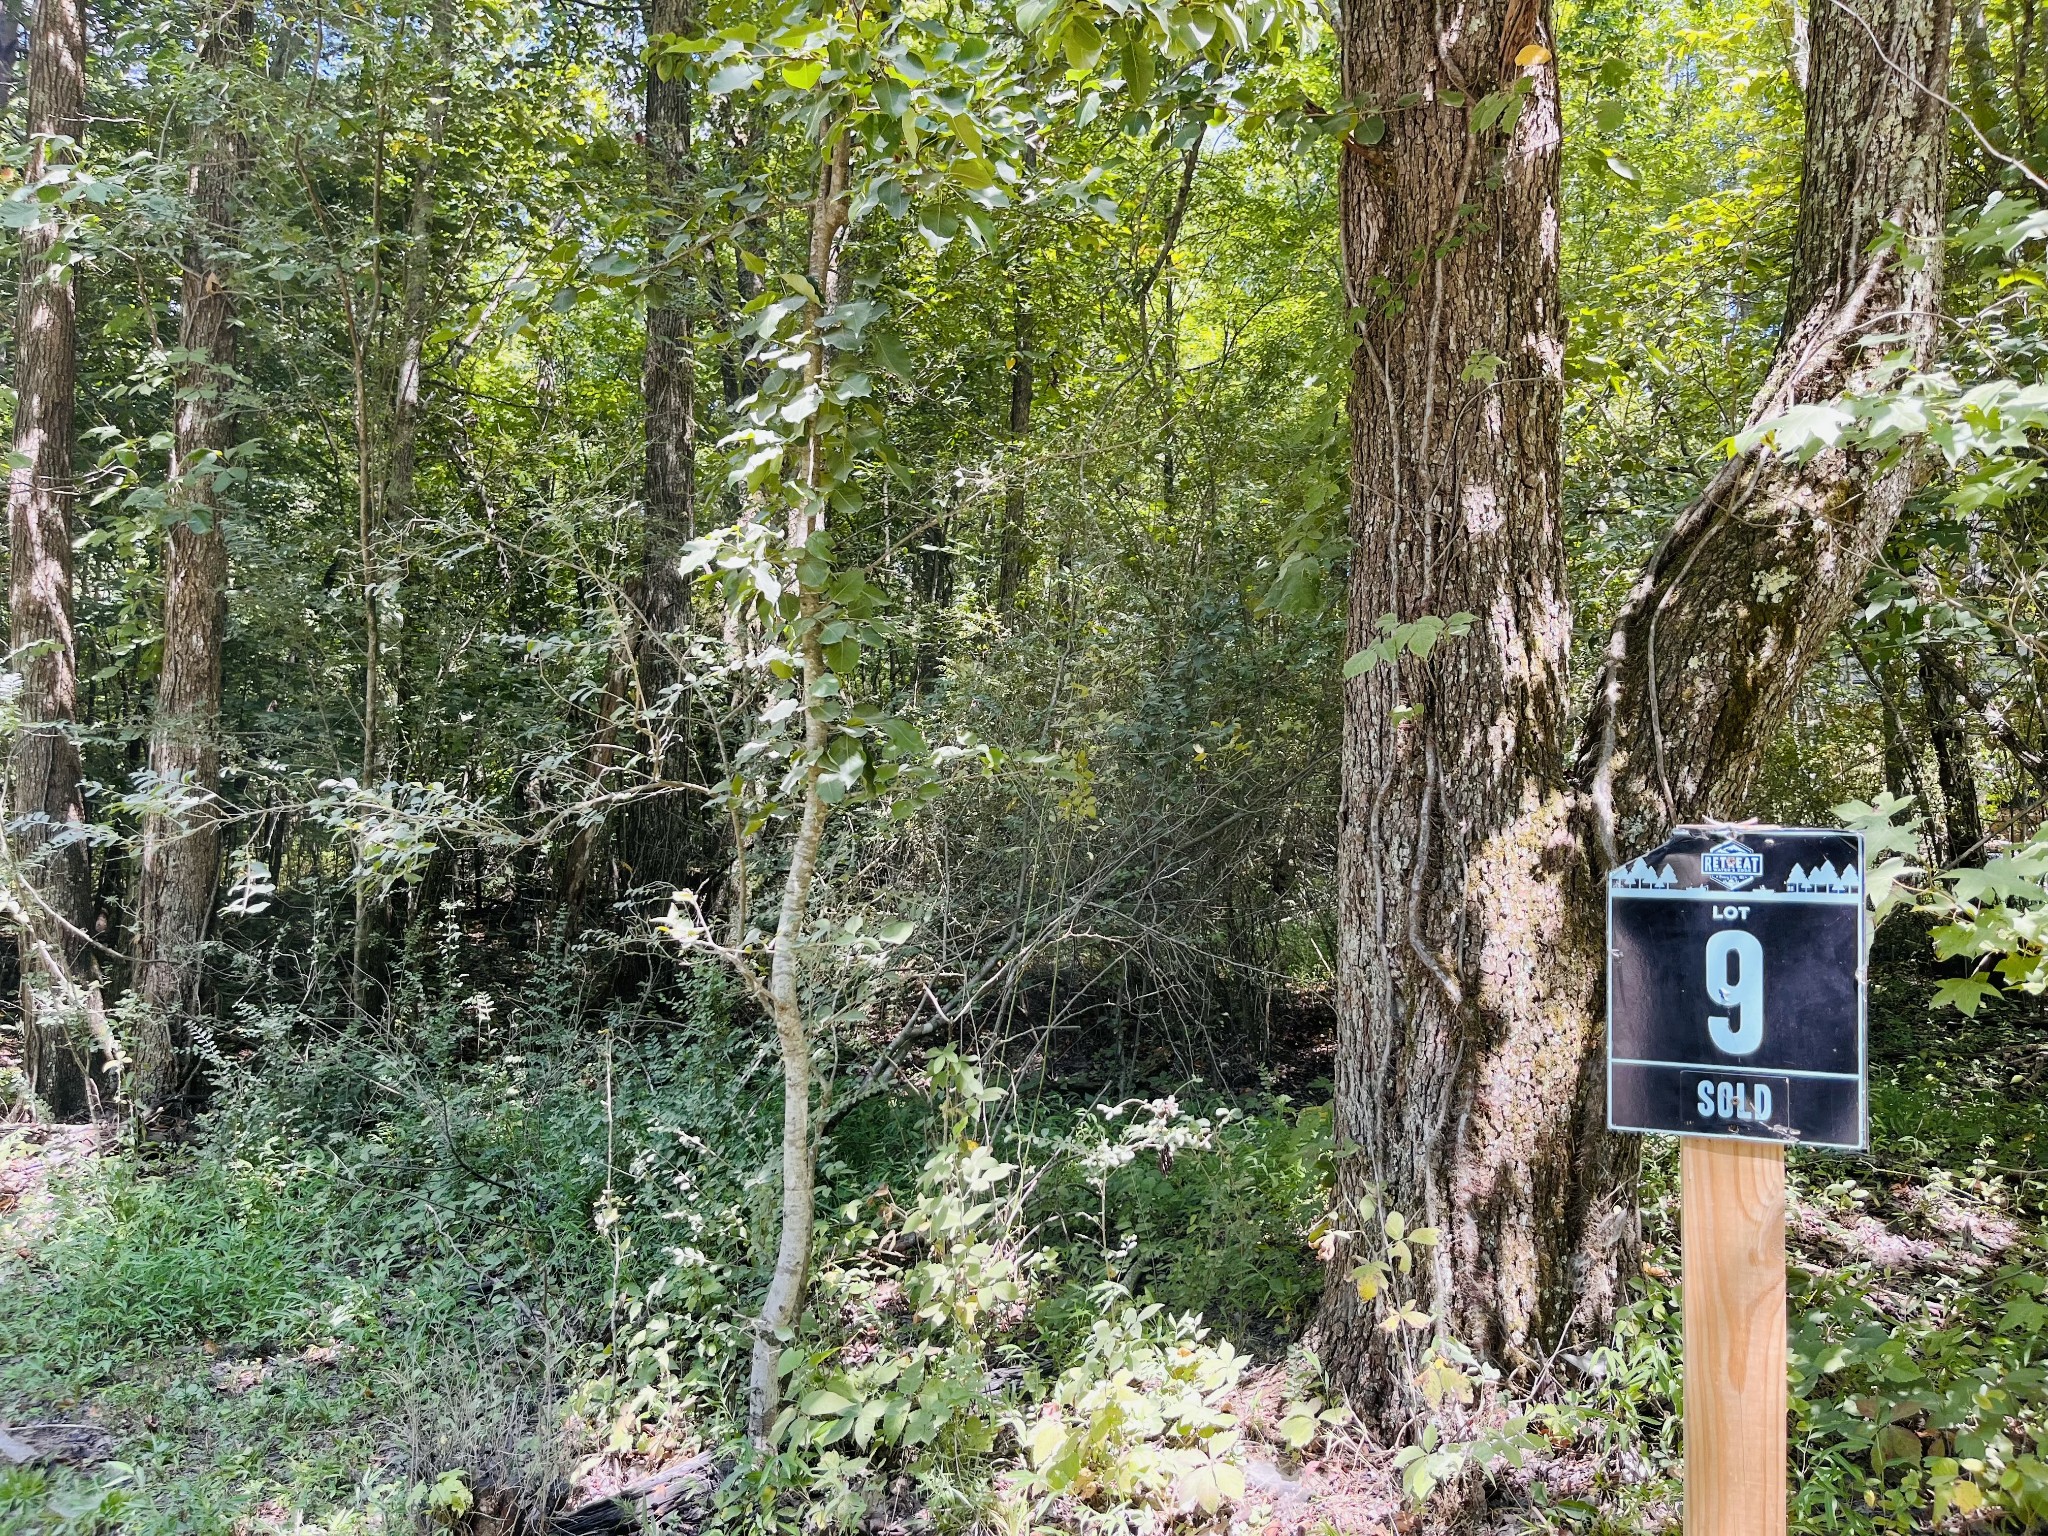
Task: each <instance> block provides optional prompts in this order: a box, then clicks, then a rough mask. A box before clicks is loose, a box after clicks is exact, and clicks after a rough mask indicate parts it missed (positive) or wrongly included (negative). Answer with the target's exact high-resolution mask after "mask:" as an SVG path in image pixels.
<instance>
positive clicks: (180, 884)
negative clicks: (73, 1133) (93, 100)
mask: <svg viewBox="0 0 2048 1536" xmlns="http://www.w3.org/2000/svg"><path fill="white" fill-rule="evenodd" d="M251 18H252V12H251V10H250V8H249V6H248V5H247V4H246V3H243V0H231V3H230V8H229V9H228V11H227V12H226V14H224V15H222V16H219V17H216V18H214V19H213V20H212V22H211V24H210V25H209V26H208V28H207V30H206V33H205V36H204V37H203V39H202V41H201V43H200V49H199V57H200V61H201V62H202V63H203V64H205V65H207V66H208V67H210V68H213V69H223V68H225V67H226V66H228V65H229V64H230V63H231V62H233V61H235V60H237V59H239V58H240V57H241V54H242V51H243V49H244V47H245V46H246V44H247V42H248V37H249V27H250V22H251ZM214 108H215V110H216V111H224V110H225V109H224V106H223V104H222V103H220V102H218V101H216V102H215V103H214ZM242 155H243V145H242V141H241V136H240V135H239V134H237V133H235V132H234V131H233V130H232V129H230V128H227V127H224V126H223V125H222V124H220V123H218V122H203V123H200V124H199V125H198V126H197V127H195V128H194V130H193V134H192V168H191V172H190V176H189V184H190V192H191V197H192V229H191V233H190V234H189V235H188V237H187V239H186V242H185V263H184V267H185V270H184V279H183V283H182V286H181V289H180V294H179V319H178V347H179V350H180V351H181V352H183V354H184V355H185V358H186V359H187V361H186V366H185V372H184V375H183V377H182V378H181V379H180V380H179V385H178V399H177V405H176V419H175V422H174V444H173V454H174V457H175V463H174V464H173V466H172V481H171V483H172V487H173V493H174V495H175V497H176V503H175V506H176V515H175V517H174V518H173V520H172V522H171V526H170V530H169V533H168V534H167V536H166V540H165V551H164V646H163V671H162V673H161V675H160V676H159V678H158V680H157V706H156V721H155V726H154V729H153V731H152V733H151V736H150V743H149V767H150V772H151V773H152V774H153V775H154V776H155V778H156V780H157V781H158V782H159V783H160V784H164V785H175V786H177V788H176V791H175V793H176V795H177V801H178V804H179V807H180V809H179V810H178V811H174V812H172V813H169V814H165V815H158V816H151V817H150V818H149V820H148V822H147V824H146V825H145V826H144V828H143V843H142V910H141V918H140V923H139V926H138V928H137V933H136V946H135V962H136V972H137V976H136V984H137V990H138V991H139V992H140V993H141V996H142V1000H143V1002H144V1004H145V1005H146V1007H147V1016H146V1019H145V1022H144V1024H143V1027H142V1032H141V1035H140V1037H139V1039H138V1041H137V1044H136V1053H135V1086H134V1092H133V1097H134V1103H135V1109H136V1112H137V1113H138V1114H139V1115H140V1116H141V1117H142V1118H143V1119H144V1120H145V1121H148V1120H152V1119H154V1118H156V1117H158V1116H159V1115H162V1114H164V1113H167V1112H174V1111H175V1110H176V1108H177V1106H178V1104H179V1102H180V1101H181V1100H182V1099H183V1098H184V1096H185V1089H186V1087H187V1079H188V1075H189V1072H190V1067H191V1063H190V1060H189V1057H188V1054H187V1050H186V1039H187V1032H186V1029H185V1021H186V1020H187V1019H188V1018H189V1017H191V1016H193V1015H195V1014H196V1013H197V1012H198V1011H199V1006H200V1003H199V987H200V974H201V966H200V957H199V945H200V943H201V941H202V940H203V939H204V938H205V937H206V930H207V923H208V919H209V918H210V916H211V915H212V911H213V896H214V886H215V881H216V878H217V876H218V873H219V867H220V819H219V803H218V800H217V798H216V797H217V795H218V792H219V790H220V704H221V641H222V638H223V635H224V632H225V630H226V627H227V581H228V547H227V538H226V535H225V533H224V532H223V530H222V527H221V520H222V517H223V516H224V514H225V512H226V510H227V507H226V498H225V496H224V495H223V494H222V487H221V481H220V478H219V476H220V475H221V473H222V471H224V470H225V469H226V468H227V463H226V460H227V454H228V451H229V450H230V449H231V448H233V447H234V441H235V428H234V417H233V414H232V412H231V410H230V407H229V402H228V393H229V391H230V390H231V389H232V388H233V371H234V365H235V333H234V300H233V297H232V294H231V291H230V284H231V283H232V281H233V264H234V248H235V243H236V237H237V233H238V229H237V223H236V218H235V208H234V199H235V195H236V189H237V182H238V180H239V178H240V172H241V162H242Z"/></svg>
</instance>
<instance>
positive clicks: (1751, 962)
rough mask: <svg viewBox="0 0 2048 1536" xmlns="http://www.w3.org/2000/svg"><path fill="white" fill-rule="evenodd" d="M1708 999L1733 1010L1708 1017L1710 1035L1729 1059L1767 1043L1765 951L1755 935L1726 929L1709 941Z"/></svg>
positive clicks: (1745, 1053) (1745, 1054)
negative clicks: (1765, 1037) (1765, 1029)
mask: <svg viewBox="0 0 2048 1536" xmlns="http://www.w3.org/2000/svg"><path fill="white" fill-rule="evenodd" d="M1707 996H1709V997H1711V998H1712V999H1713V1000H1714V1001H1715V1002H1717V1003H1719V1004H1720V1005H1721V1006H1722V1007H1724V1008H1729V1009H1732V1010H1734V1012H1733V1016H1732V1017H1733V1023H1732V1024H1731V1022H1730V1019H1731V1016H1730V1015H1729V1014H1725V1013H1713V1014H1709V1015H1707V1033H1708V1034H1709V1035H1711V1036H1712V1037H1713V1040H1714V1044H1715V1045H1716V1046H1717V1047H1718V1048H1719V1049H1721V1050H1724V1051H1726V1052H1727V1053H1728V1054H1729V1055H1730V1056H1747V1055H1749V1054H1750V1053H1751V1052H1752V1051H1754V1050H1755V1049H1756V1048H1757V1047H1758V1046H1760V1045H1762V1044H1763V1043H1764V947H1763V945H1762V944H1760V943H1758V942H1757V937H1756V935H1755V934H1753V933H1745V932H1744V931H1743V930H1742V929H1740V928H1723V929H1722V930H1721V931H1720V932H1718V933H1716V934H1714V935H1712V936H1711V937H1710V938H1709V939H1708V940H1707Z"/></svg>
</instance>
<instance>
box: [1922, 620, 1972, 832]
mask: <svg viewBox="0 0 2048 1536" xmlns="http://www.w3.org/2000/svg"><path fill="white" fill-rule="evenodd" d="M1961 673H1962V664H1961V663H1960V662H1959V661H1957V660H1956V658H1955V657H1954V656H1953V655H1951V654H1950V652H1949V648H1948V646H1947V645H1946V644H1945V643H1943V642H1942V641H1941V640H1938V639H1929V640H1926V641H1923V642H1922V643H1921V646H1920V697H1921V699H1922V700H1923V701H1924V702H1925V703H1926V705H1927V738H1928V740H1929V742H1930V743H1932V745H1933V747H1934V775H1935V779H1936V781H1937V782H1938V783H1939V784H1940V785H1941V834H1942V836H1941V861H1942V863H1943V864H1945V865H1947V866H1948V867H1949V868H1950V869H1954V868H1956V867H1957V866H1958V865H1962V864H1982V863H1983V862H1984V814H1983V811H1982V809H1981V808H1980V807H1979V805H1978V803H1977V769H1976V765H1975V764H1974V763H1973V762H1972V761H1971V759H1970V733H1969V728H1968V726H1967V725H1966V724H1965V723H1964V720H1963V709H1964V706H1965V699H1966V697H1967V689H1966V687H1965V686H1964V684H1963V683H1962V677H1961Z"/></svg>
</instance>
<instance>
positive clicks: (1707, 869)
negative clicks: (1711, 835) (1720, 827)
mask: <svg viewBox="0 0 2048 1536" xmlns="http://www.w3.org/2000/svg"><path fill="white" fill-rule="evenodd" d="M1700 873H1701V874H1703V875H1705V876H1706V877H1707V878H1708V879H1709V880H1712V881H1713V882H1714V883H1715V884H1716V885H1722V886H1725V887H1727V888H1728V889H1729V890H1731V891H1739V890H1741V889H1742V887H1744V886H1745V885H1748V884H1750V883H1751V882H1753V881H1756V880H1760V879H1762V878H1763V873H1764V856H1763V855H1762V854H1760V853H1758V852H1757V851H1756V850H1755V849H1753V848H1746V847H1744V846H1743V845H1742V844H1741V843H1738V842H1736V841H1735V840H1734V839H1732V838H1731V839H1729V841H1727V842H1725V843H1722V844H1720V845H1719V846H1718V847H1714V848H1709V849H1708V850H1707V851H1706V852H1705V853H1703V854H1701V855H1700Z"/></svg>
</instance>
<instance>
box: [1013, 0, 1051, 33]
mask: <svg viewBox="0 0 2048 1536" xmlns="http://www.w3.org/2000/svg"><path fill="white" fill-rule="evenodd" d="M1059 8H1060V0H1022V3H1021V4H1020V5H1019V6H1018V7H1017V30H1018V31H1020V32H1036V31H1037V30H1038V29H1039V28H1040V27H1042V26H1044V25H1045V24H1046V22H1047V21H1048V20H1050V19H1051V17H1052V13H1053V12H1054V11H1057V10H1058V9H1059Z"/></svg>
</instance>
